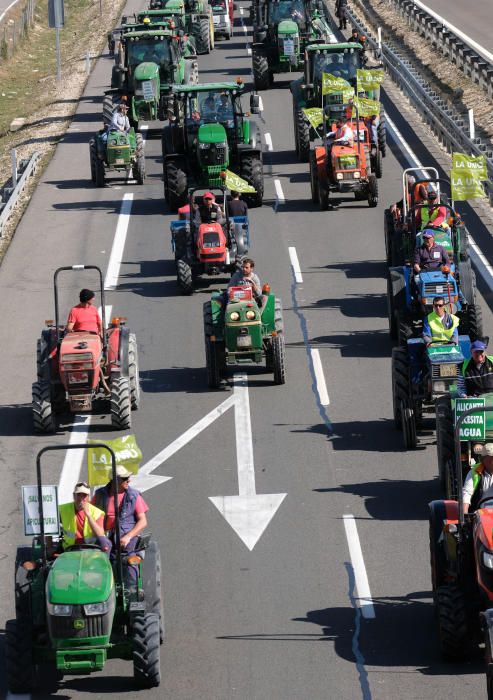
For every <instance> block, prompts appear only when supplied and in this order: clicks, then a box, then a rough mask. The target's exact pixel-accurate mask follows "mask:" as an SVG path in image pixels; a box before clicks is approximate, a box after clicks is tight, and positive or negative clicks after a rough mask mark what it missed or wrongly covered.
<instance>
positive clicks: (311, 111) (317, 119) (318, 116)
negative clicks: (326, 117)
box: [302, 107, 323, 129]
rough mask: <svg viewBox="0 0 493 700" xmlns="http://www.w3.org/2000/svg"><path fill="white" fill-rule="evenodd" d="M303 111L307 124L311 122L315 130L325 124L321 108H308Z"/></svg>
mask: <svg viewBox="0 0 493 700" xmlns="http://www.w3.org/2000/svg"><path fill="white" fill-rule="evenodd" d="M302 111H303V114H304V115H305V118H306V120H307V122H309V124H310V126H312V127H313V128H314V129H316V128H317V126H320V124H321V123H322V122H323V116H322V108H321V107H308V108H307V109H303V110H302Z"/></svg>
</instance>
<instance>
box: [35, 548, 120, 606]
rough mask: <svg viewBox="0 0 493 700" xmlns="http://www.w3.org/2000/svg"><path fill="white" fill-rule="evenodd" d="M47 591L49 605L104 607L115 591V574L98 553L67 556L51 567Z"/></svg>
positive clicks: (84, 550)
mask: <svg viewBox="0 0 493 700" xmlns="http://www.w3.org/2000/svg"><path fill="white" fill-rule="evenodd" d="M46 587H47V594H48V601H49V602H50V603H59V604H61V605H84V604H86V603H103V602H104V601H105V600H108V598H109V597H110V594H111V591H112V590H113V570H112V568H111V564H110V561H109V559H108V557H107V555H106V554H104V552H101V551H98V550H96V549H81V550H74V551H72V552H64V553H63V554H61V555H60V556H59V557H58V559H57V560H56V561H55V563H54V564H53V566H52V567H51V569H50V573H49V574H48V580H47V583H46Z"/></svg>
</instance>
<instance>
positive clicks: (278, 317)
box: [274, 298, 284, 333]
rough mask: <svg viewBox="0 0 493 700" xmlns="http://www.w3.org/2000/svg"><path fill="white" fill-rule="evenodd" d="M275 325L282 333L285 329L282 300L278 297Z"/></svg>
mask: <svg viewBox="0 0 493 700" xmlns="http://www.w3.org/2000/svg"><path fill="white" fill-rule="evenodd" d="M274 326H275V327H276V331H277V333H282V332H283V331H284V321H283V317H282V302H281V300H280V299H278V298H276V301H275V305H274Z"/></svg>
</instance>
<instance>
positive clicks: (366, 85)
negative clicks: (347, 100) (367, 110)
mask: <svg viewBox="0 0 493 700" xmlns="http://www.w3.org/2000/svg"><path fill="white" fill-rule="evenodd" d="M384 78H385V71H384V70H381V69H375V70H365V69H363V68H358V69H357V71H356V81H357V85H358V92H370V90H377V89H378V88H379V87H380V85H381V84H382V83H383V79H384Z"/></svg>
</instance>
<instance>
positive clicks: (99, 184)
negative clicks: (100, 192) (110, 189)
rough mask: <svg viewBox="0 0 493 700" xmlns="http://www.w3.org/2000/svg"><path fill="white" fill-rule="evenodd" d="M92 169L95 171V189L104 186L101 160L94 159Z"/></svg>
mask: <svg viewBox="0 0 493 700" xmlns="http://www.w3.org/2000/svg"><path fill="white" fill-rule="evenodd" d="M94 168H95V171H96V183H95V184H96V187H104V185H105V171H104V163H103V161H102V160H101V158H99V157H98V158H96V161H95V164H94Z"/></svg>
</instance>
